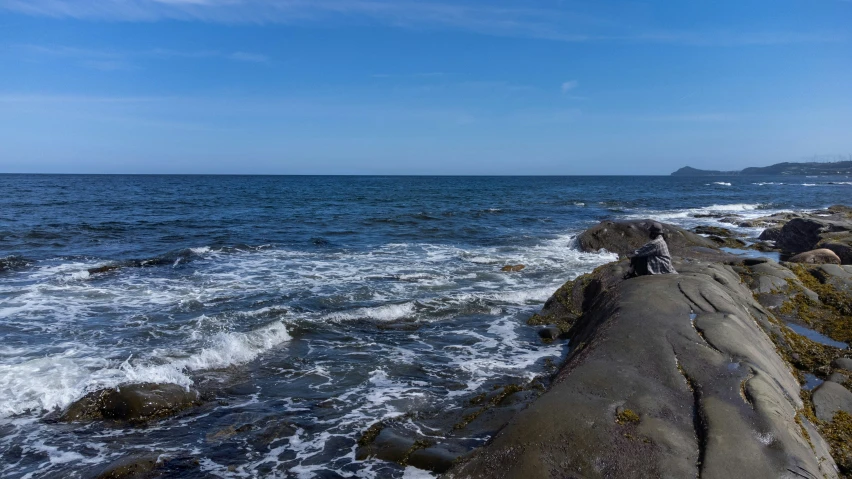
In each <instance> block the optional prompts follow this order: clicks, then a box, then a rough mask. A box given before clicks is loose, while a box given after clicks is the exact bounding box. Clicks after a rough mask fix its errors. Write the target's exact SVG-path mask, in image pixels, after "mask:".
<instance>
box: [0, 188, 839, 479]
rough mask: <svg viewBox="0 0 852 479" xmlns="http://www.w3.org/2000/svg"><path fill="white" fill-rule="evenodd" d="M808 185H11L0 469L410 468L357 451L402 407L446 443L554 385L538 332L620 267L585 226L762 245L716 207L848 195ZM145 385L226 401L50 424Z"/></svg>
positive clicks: (222, 471)
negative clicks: (153, 462) (539, 386)
mask: <svg viewBox="0 0 852 479" xmlns="http://www.w3.org/2000/svg"><path fill="white" fill-rule="evenodd" d="M782 180H783V181H782ZM793 180H795V179H792V178H783V179H766V181H763V180H761V182H763V184H757V183H760V182H757V180H754V179H748V180H743V179H741V178H726V179H723V180H720V182H723V183H730V185H727V184H724V185H723V184H715V180H714V181H708V180H707V179H689V178H669V177H660V178H656V177H649V178H621V177H529V178H479V177H477V178H453V177H438V178H419V177H240V176H224V177H215V176H214V177H206V176H51V175H45V176H40V175H0V191H3V192H4V194H3V195H0V241H2V243H0V244H2V247H3V249H2V252H0V334H2V339H3V341H2V344H0V475H2V476H3V477H52V476H56V475H63V476H68V477H87V476H89V475H90V474H91V472H92V471H94V470H95V468H96V467H97V466H98V465H99V464H103V463H104V462H106V461H109V460H112V459H115V458H118V457H122V456H125V455H127V454H132V453H142V452H150V451H154V452H156V453H158V454H162V455H163V456H164V457H167V458H171V459H173V460H174V461H177V463H178V464H179V463H180V461H182V460H185V458H192V460H197V461H198V462H199V464H200V466H199V467H197V468H195V469H188V471H189V472H186V473H185V475H188V476H199V477H201V476H205V475H214V476H222V477H253V476H279V477H315V476H318V475H319V476H323V475H325V476H328V477H333V476H334V475H340V476H344V477H353V476H356V475H357V476H358V477H401V476H403V475H404V474H409V475H412V474H415V473H417V471H413V470H411V468H409V469H408V470H407V471H406V470H405V469H403V468H402V467H400V466H398V465H395V464H388V463H384V462H381V461H377V460H370V461H356V460H355V457H354V449H355V441H356V440H357V438H358V437H359V435H360V434H361V433H362V432H363V431H364V429H366V428H367V427H369V426H370V425H371V424H373V423H375V422H377V421H379V420H381V419H384V418H389V417H404V418H405V419H403V422H404V423H405V424H406V425H407V427H409V428H410V429H412V430H420V431H421V432H424V433H429V434H432V435H434V436H436V437H439V436H440V435H441V434H442V431H425V430H424V429H423V428H424V424H425V423H424V422H423V420H422V418H429V417H434V416H436V415H440V414H443V413H445V412H446V411H448V410H449V411H452V410H457V409H458V408H460V407H461V406H462V404H463V402H464V400H465V398H469V397H471V396H473V395H476V394H479V393H481V392H484V391H489V390H490V389H491V388H492V387H493V386H495V385H501V384H509V383H523V382H524V381H528V380H530V379H532V378H533V377H535V376H536V375H538V374H541V373H544V372H546V370H547V361H546V360H547V359H554V360H558V358H559V357H561V356H562V355H564V353H565V347H566V346H565V344H564V343H558V342H557V343H553V344H550V345H545V344H542V343H541V342H540V340H539V339H538V336H537V334H536V331H535V329H534V328H530V327H528V326H526V325H525V321H526V319H527V318H528V317H529V316H530V315H531V314H532V313H533V312H535V311H537V310H538V309H539V308H540V306H541V304H542V303H543V302H544V300H546V299H547V298H548V297H549V295H550V294H551V293H552V292H553V291H554V290H555V289H556V288H558V287H559V286H560V285H561V284H562V283H563V282H564V281H566V280H568V279H572V278H574V277H576V276H578V275H580V274H582V273H584V272H587V271H590V270H591V269H593V268H594V267H596V266H597V265H599V264H602V263H605V262H607V261H610V260H612V259H614V256H613V255H610V254H607V253H605V252H602V253H601V254H584V253H579V252H577V251H576V250H574V249H573V248H572V246H571V245H572V240H573V237H574V235H576V234H577V233H578V232H580V231H582V230H583V229H584V228H586V227H588V226H590V225H592V224H594V223H596V222H597V221H600V220H601V219H604V218H645V217H655V218H657V219H659V220H661V221H666V222H672V223H677V224H680V225H683V226H686V227H691V226H696V225H699V224H712V225H717V226H718V225H721V226H724V227H727V228H729V229H735V230H738V231H742V232H744V233H746V234H749V235H753V236H756V234H759V232H760V230H759V229H744V228H738V227H736V226H734V225H731V224H728V223H721V222H720V221H719V220H720V219H721V217H720V216H723V215H730V214H738V215H742V216H743V217H746V218H748V217H757V216H762V215H766V214H771V213H774V212H777V211H782V210H799V209H806V208H818V207H824V206H827V205H830V204H834V203H841V202H843V201H844V200H845V199H846V198H848V194H849V191H850V190H849V187H852V185H844V184H839V183H838V181H837V180H836V179H834V180H830V181H829V180H825V181H822V180H819V179H813V178H808V181H807V182H808V183H809V184H810V183H814V184H817V186H814V187H805V186H802V185H801V183H804V181H802V182H801V183H796V181H793ZM781 182H783V183H785V184H783V185H780V184H773V183H781ZM708 214H709V215H716V216H717V217H697V216H702V215H708ZM507 264H524V265H526V268H525V269H523V270H522V271H519V272H511V273H506V272H502V271H500V268H501V267H502V266H504V265H507ZM105 266H106V267H107V268H104V267H105ZM113 267H115V268H113ZM146 381H151V382H170V383H176V384H181V385H185V386H193V387H199V388H202V389H203V390H205V391H210V392H212V394H213V395H214V398H215V400H214V401H212V402H210V403H208V404H207V405H205V406H204V407H202V408H201V409H199V410H197V411H194V412H193V413H191V414H185V415H181V416H178V417H176V418H172V419H168V420H165V421H162V422H160V423H157V424H156V425H154V426H152V427H148V428H146V429H141V430H139V429H116V428H112V427H108V426H106V425H102V424H90V425H83V424H72V425H63V424H56V423H51V422H47V421H44V420H43V419H44V417H45V415H46V414H47V413H49V412H50V411H52V410H56V409H61V408H64V407H66V406H67V405H68V404H70V403H71V402H72V401H74V400H76V399H78V398H80V397H81V396H83V395H84V394H85V393H87V392H90V391H93V390H96V389H98V388H101V387H105V386H113V385H119V384H124V383H128V382H146ZM238 430H239V431H248V432H238ZM485 440H487V437H473V438H469V441H468V442H469V446H470V447H473V446H475V445H477V444H480V443H482V442H483V441H485ZM186 460H188V459H186ZM175 467H177V466H175Z"/></svg>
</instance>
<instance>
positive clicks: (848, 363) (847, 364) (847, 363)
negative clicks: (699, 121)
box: [831, 358, 852, 371]
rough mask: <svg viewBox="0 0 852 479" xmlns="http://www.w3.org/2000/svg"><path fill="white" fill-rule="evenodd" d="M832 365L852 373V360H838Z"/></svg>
mask: <svg viewBox="0 0 852 479" xmlns="http://www.w3.org/2000/svg"><path fill="white" fill-rule="evenodd" d="M831 365H832V366H834V367H836V368H838V369H845V370H847V371H852V358H837V359H835V360H834V362H832V363H831Z"/></svg>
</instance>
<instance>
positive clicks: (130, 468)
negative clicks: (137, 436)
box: [95, 454, 158, 479]
mask: <svg viewBox="0 0 852 479" xmlns="http://www.w3.org/2000/svg"><path fill="white" fill-rule="evenodd" d="M157 457H158V456H157V455H156V454H150V455H145V456H126V457H122V458H121V459H118V460H116V461H113V462H112V463H110V464H108V465H107V466H106V468H105V469H104V470H103V472H101V473H100V474H98V475H97V476H95V477H96V478H97V479H143V478H147V477H150V476H151V475H152V473H153V472H154V469H156V468H157Z"/></svg>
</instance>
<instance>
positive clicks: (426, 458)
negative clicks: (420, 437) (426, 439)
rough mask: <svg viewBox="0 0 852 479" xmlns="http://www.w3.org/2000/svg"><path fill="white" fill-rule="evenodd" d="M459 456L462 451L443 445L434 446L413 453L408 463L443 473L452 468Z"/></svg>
mask: <svg viewBox="0 0 852 479" xmlns="http://www.w3.org/2000/svg"><path fill="white" fill-rule="evenodd" d="M459 456H461V454H460V453H457V452H452V451H449V450H447V449H445V448H443V447H441V446H433V447H427V448H425V449H418V450H416V451H414V452H413V453H411V455H410V456H409V457H408V464H409V465H411V466H414V467H416V468H418V469H423V470H426V471H432V472H437V473H439V474H442V473H444V472H447V471H448V470H449V469H450V467H451V466H452V465H453V462H454V461H455V460H456V459H457V458H458V457H459Z"/></svg>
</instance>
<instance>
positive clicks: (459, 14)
mask: <svg viewBox="0 0 852 479" xmlns="http://www.w3.org/2000/svg"><path fill="white" fill-rule="evenodd" d="M504 5H513V6H504ZM0 10H8V11H13V12H18V13H22V14H27V15H37V16H49V17H58V18H76V19H84V20H108V21H156V20H166V19H171V20H184V21H203V22H212V23H228V24H235V23H237V24H238V23H258V24H271V23H284V24H296V23H300V24H301V23H320V22H324V23H329V22H331V23H340V22H350V23H356V24H365V22H366V24H374V23H380V24H384V25H388V26H392V27H397V28H411V29H424V28H447V29H454V30H461V31H469V32H474V33H480V34H487V35H497V36H513V37H525V38H538V39H548V40H554V41H565V42H590V41H597V42H643V43H677V44H686V45H694V46H728V45H732V46H735V45H780V44H793V43H825V42H843V41H848V39H849V36H848V34H846V33H834V32H827V33H826V32H771V31H768V32H748V31H745V32H742V31H696V32H691V31H690V32H677V31H674V32H672V31H653V30H651V31H647V30H646V31H642V30H641V29H640V30H637V29H636V28H635V27H626V26H624V25H627V24H631V25H634V24H635V22H634V21H630V22H624V25H622V26H621V27H619V26H618V24H617V22H615V21H614V20H613V19H610V18H601V17H600V16H596V15H589V14H585V13H580V12H577V11H568V10H566V9H564V8H530V7H528V6H525V5H524V3H522V2H519V1H517V2H516V3H512V4H507V3H505V2H504V3H501V4H499V5H494V4H493V3H485V2H483V3H479V2H472V1H471V0H456V1H454V2H450V1H449V0H420V1H412V0H0Z"/></svg>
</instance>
